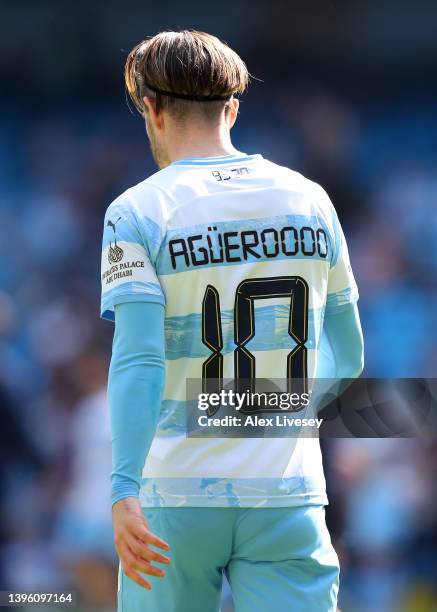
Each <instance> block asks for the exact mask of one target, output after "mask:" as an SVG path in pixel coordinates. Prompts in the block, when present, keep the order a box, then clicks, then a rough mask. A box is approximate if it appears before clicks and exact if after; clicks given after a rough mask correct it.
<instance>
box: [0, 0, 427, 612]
mask: <svg viewBox="0 0 437 612" xmlns="http://www.w3.org/2000/svg"><path fill="white" fill-rule="evenodd" d="M174 27H192V28H197V29H205V30H207V31H211V32H213V33H215V34H217V35H219V36H220V37H222V38H224V39H225V40H227V41H228V42H229V43H230V44H231V46H233V47H234V48H235V49H236V50H237V51H238V52H239V53H240V54H241V55H242V57H243V58H244V59H245V60H246V61H247V63H248V66H249V69H250V70H251V72H252V73H253V74H254V75H255V76H256V77H259V78H260V79H262V82H261V81H258V80H254V81H253V83H252V86H251V88H250V90H249V92H248V94H247V95H246V96H244V98H243V101H242V105H241V116H240V119H239V121H238V125H237V126H236V128H235V131H234V140H235V144H236V146H237V147H238V148H240V149H241V150H243V151H247V152H261V153H263V154H264V155H265V156H266V157H268V158H270V159H272V160H274V161H276V162H279V163H282V164H285V165H288V166H290V167H292V168H295V169H297V170H299V171H301V172H303V173H305V174H306V175H307V176H309V177H310V178H312V179H314V180H316V181H318V182H320V183H322V185H324V187H325V188H326V189H327V191H328V192H329V194H330V195H331V197H332V199H333V201H334V203H335V205H336V207H337V209H338V212H339V216H340V219H341V221H342V223H343V225H344V227H345V231H346V234H347V236H348V240H349V244H350V251H351V259H352V264H353V267H354V270H355V274H356V278H357V281H358V285H359V289H360V293H361V300H360V310H361V315H362V321H363V327H364V334H365V341H366V370H365V373H366V375H368V376H374V377H425V376H427V377H431V376H433V375H434V374H435V372H436V367H437V341H436V338H437V322H436V307H437V296H436V270H437V255H436V246H435V244H436V235H437V234H436V232H437V210H436V197H437V174H436V162H437V81H436V74H437V73H436V64H437V37H436V31H437V4H436V3H435V2H432V0H430V1H423V0H420V1H416V2H412V1H410V2H407V1H404V0H397V1H389V0H381V1H379V2H364V1H363V2H359V1H355V0H349V1H336V0H330V1H323V2H322V1H314V0H309V1H307V2H303V1H298V2H297V1H289V2H276V1H273V0H270V1H268V2H267V1H264V2H255V1H252V2H251V1H250V0H235V1H234V2H232V3H223V2H220V3H217V4H210V5H207V4H206V3H202V2H190V1H185V2H183V3H182V2H179V3H176V2H175V3H172V2H165V3H155V2H147V1H143V2H130V3H127V2H124V3H123V2H115V1H106V2H101V1H94V2H82V1H79V0H76V1H75V2H67V1H60V0H58V1H54V0H53V1H48V0H39V2H31V1H29V2H25V1H22V0H16V1H13V0H11V1H5V0H2V1H0V62H1V65H0V79H1V80H0V83H1V101H0V109H1V112H0V129H1V140H0V244H1V265H0V286H1V292H0V361H1V368H0V410H1V414H0V418H1V421H0V422H1V428H0V495H1V510H0V589H2V590H5V589H7V588H11V589H16V590H20V591H23V590H32V589H37V590H46V591H49V590H53V589H58V590H59V589H61V588H64V589H68V588H73V589H75V590H76V592H78V594H79V596H80V599H81V602H82V604H81V608H80V609H81V610H92V611H94V610H107V611H109V610H111V601H112V600H113V593H114V589H115V557H114V552H113V549H112V539H111V531H110V522H109V521H110V516H109V508H108V503H107V502H106V499H107V495H108V484H107V477H108V472H109V453H110V448H109V431H108V425H107V418H106V414H107V413H106V405H105V395H104V388H105V381H106V369H107V365H108V358H109V352H110V342H111V333H112V329H111V326H110V325H109V324H108V323H104V322H101V321H99V318H98V309H99V263H100V261H99V260H100V253H99V250H100V240H101V231H102V219H103V214H104V210H105V208H106V206H107V205H108V204H109V203H110V202H111V200H112V199H113V198H114V197H115V196H116V195H118V194H119V193H120V192H121V191H123V190H124V189H125V188H126V187H128V186H130V185H131V184H134V183H136V182H138V181H140V180H141V179H142V178H143V177H145V176H146V175H148V174H149V173H151V172H153V171H154V165H153V162H152V160H151V157H150V154H149V151H148V147H147V143H146V138H145V134H144V130H143V126H142V122H141V120H140V118H139V117H138V116H135V115H131V114H130V113H129V111H128V109H127V107H126V103H125V99H124V90H123V83H122V66H123V63H124V59H125V56H126V53H127V51H128V50H129V49H130V48H131V47H132V46H133V45H134V44H135V43H136V42H137V41H138V40H140V39H142V38H144V37H145V36H146V35H148V34H153V33H155V32H156V31H157V30H159V29H170V28H174ZM324 446H325V463H326V470H327V476H328V482H329V490H330V498H331V506H330V508H329V512H328V519H329V524H330V527H331V531H332V534H333V538H334V543H335V546H336V548H337V550H338V553H339V555H340V557H341V561H342V590H341V608H342V610H343V611H344V612H374V611H378V612H407V611H408V612H416V611H417V612H428V611H430V612H431V611H432V610H437V593H436V585H435V576H436V571H437V558H436V548H437V521H436V513H437V495H436V493H437V491H436V489H437V485H436V471H437V470H436V466H437V445H436V444H435V443H434V442H429V441H428V442H425V441H419V440H399V439H393V440H373V441H371V440H330V441H327V443H325V445H324ZM33 609H36V608H33ZM224 609H226V610H229V609H230V607H229V606H228V605H227V604H226V606H225V608H224Z"/></svg>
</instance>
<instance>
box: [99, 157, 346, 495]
mask: <svg viewBox="0 0 437 612" xmlns="http://www.w3.org/2000/svg"><path fill="white" fill-rule="evenodd" d="M296 277H298V279H299V280H298V281H295V280H293V281H290V278H291V279H295V278H296ZM289 282H298V283H299V286H300V287H301V289H302V291H303V293H302V295H303V296H304V309H305V310H304V314H303V316H304V317H306V319H305V326H306V327H307V339H306V343H305V346H306V348H307V364H306V370H307V371H306V374H307V376H308V378H311V377H313V376H314V374H315V371H316V366H317V359H318V352H319V349H320V338H321V332H322V328H323V318H324V313H325V312H326V311H328V310H329V311H334V310H337V309H340V308H341V307H342V306H343V305H344V304H348V303H351V302H355V301H356V300H357V299H358V291H357V287H356V284H355V281H354V277H353V274H352V270H351V267H350V263H349V256H348V251H347V247H346V242H345V239H344V235H343V232H342V230H341V227H340V224H339V222H338V219H337V215H336V212H335V210H334V208H333V206H332V204H331V202H330V200H329V198H328V196H327V194H326V193H325V191H324V190H323V189H322V188H321V187H320V186H319V185H317V184H316V183H314V182H312V181H309V180H307V179H306V178H304V177H303V176H302V175H300V174H298V173H296V172H293V171H291V170H289V169H288V168H284V167H281V166H278V165H276V164H274V163H272V162H269V161H267V160H266V159H264V158H263V157H262V156H261V155H245V154H242V153H238V154H235V155H227V156H222V157H209V158H191V159H184V160H180V161H176V162H174V163H172V164H171V165H170V166H168V167H167V168H165V169H163V170H161V171H159V172H157V173H156V174H154V175H153V176H151V177H150V178H148V179H146V180H145V181H143V182H141V183H139V184H138V185H136V186H134V187H132V188H130V189H128V190H127V191H126V192H125V193H123V194H122V195H121V196H120V197H118V198H117V199H116V200H115V201H114V202H113V203H112V204H111V205H110V206H109V208H108V210H107V213H106V216H105V231H104V237H103V252H102V304H101V314H102V317H104V318H106V319H109V320H114V306H115V305H116V304H120V303H123V302H133V301H156V302H159V303H162V304H163V305H165V309H166V310H165V312H166V317H165V335H166V346H165V353H166V384H165V389H164V395H163V401H162V406H161V416H160V424H159V427H158V430H157V432H156V436H155V439H154V441H153V443H152V447H151V449H150V452H149V455H148V457H147V460H146V464H145V466H144V471H143V482H142V488H141V495H140V499H141V502H142V505H143V506H156V505H168V506H179V505H189V506H190V505H191V506H242V507H243V506H250V507H257V506H259V507H261V506H294V505H302V504H307V503H311V504H313V503H316V504H320V503H321V504H324V503H327V499H326V493H325V480H324V475H323V468H322V460H321V453H320V447H319V441H318V439H314V438H296V439H290V438H273V439H272V438H271V439H265V438H264V439H259V438H258V439H255V438H249V439H243V438H238V439H235V438H209V439H205V438H202V439H200V438H188V437H187V436H186V428H185V411H184V406H185V403H184V402H185V400H186V379H187V378H201V377H202V371H203V367H204V364H205V362H206V361H207V360H208V359H209V358H210V357H211V355H212V351H211V346H208V342H209V343H210V344H211V342H212V344H213V345H212V349H213V351H214V348H218V349H220V353H221V354H222V355H223V360H222V361H223V365H222V374H223V377H224V378H232V377H233V376H234V363H235V360H234V351H235V348H236V344H235V342H234V333H235V334H237V335H238V334H239V335H240V339H243V340H244V334H245V333H247V332H246V331H244V329H245V328H244V325H243V324H242V323H241V321H242V319H241V316H242V315H241V313H238V312H237V310H238V309H237V306H236V292H237V289H238V290H239V291H241V290H242V288H244V287H248V286H250V287H254V286H257V287H261V289H259V291H261V293H262V292H263V295H262V297H263V299H253V300H252V306H253V314H254V317H253V318H254V327H255V334H254V337H253V338H252V339H251V340H250V341H249V342H248V344H247V348H248V349H249V350H250V353H251V354H252V355H253V356H254V366H253V367H254V368H256V376H257V377H264V378H286V377H287V356H288V355H289V353H290V351H291V350H292V349H293V347H294V341H293V338H292V337H290V335H289V333H288V326H289V319H290V308H291V301H292V300H291V299H290V295H288V296H279V297H278V290H277V287H278V283H279V284H280V285H279V286H282V285H281V283H283V284H284V286H287V283H289ZM266 283H267V284H266ZM269 283H270V285H269ZM269 286H271V287H273V289H274V290H273V291H272V292H271V294H270V293H269ZM257 290H258V289H257ZM279 293H280V291H279ZM268 295H272V296H273V297H271V298H270V297H268V298H267V299H266V297H267V296H268ZM260 297H261V295H260ZM205 300H207V301H208V300H213V301H215V302H214V303H215V304H217V303H218V302H219V305H220V309H219V316H218V319H219V320H217V321H216V322H215V323H216V329H217V330H220V331H218V332H217V334H216V335H215V336H214V333H212V339H211V337H210V338H209V339H208V337H205V333H206V336H208V332H205V329H202V325H205V322H204V321H203V323H202V309H204V310H205V304H204V302H205ZM295 303H296V301H295ZM214 312H217V309H215V310H214ZM292 316H295V315H292ZM239 321H240V328H239V330H238V329H237V328H238V323H239ZM243 323H244V321H243ZM208 325H210V326H211V325H212V327H213V328H214V325H213V324H212V323H211V321H210V322H209V324H208ZM242 330H243V331H242ZM214 342H216V344H217V343H218V344H219V345H220V346H218V347H214ZM240 365H241V364H240ZM244 365H245V364H244V363H243V365H242V366H241V367H244ZM246 365H247V364H246ZM237 369H238V368H237ZM145 410H147V406H145Z"/></svg>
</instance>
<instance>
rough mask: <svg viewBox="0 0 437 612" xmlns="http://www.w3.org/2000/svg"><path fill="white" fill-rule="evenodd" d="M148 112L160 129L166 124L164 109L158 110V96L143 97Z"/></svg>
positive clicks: (151, 119)
mask: <svg viewBox="0 0 437 612" xmlns="http://www.w3.org/2000/svg"><path fill="white" fill-rule="evenodd" d="M143 102H144V106H145V110H146V113H148V115H149V119H150V121H151V122H152V123H153V125H154V126H155V127H156V128H157V129H158V130H159V129H161V128H162V126H163V125H164V118H163V113H162V111H157V104H156V98H155V97H153V98H151V97H148V96H144V98H143Z"/></svg>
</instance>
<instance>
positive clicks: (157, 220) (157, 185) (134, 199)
mask: <svg viewBox="0 0 437 612" xmlns="http://www.w3.org/2000/svg"><path fill="white" fill-rule="evenodd" d="M162 172H165V170H161V171H159V172H156V173H155V174H153V175H152V176H150V177H148V178H147V179H145V180H143V181H141V182H140V183H137V184H136V185H133V186H132V187H129V188H128V189H126V191H124V192H123V193H121V194H120V195H119V196H118V197H117V198H115V200H113V201H112V202H111V204H110V205H109V206H108V208H107V209H106V215H105V219H110V218H112V217H114V216H116V215H121V216H123V218H125V219H126V220H129V221H131V222H133V223H135V224H137V225H140V226H143V225H148V224H150V223H152V224H156V225H158V226H162V225H164V224H165V220H166V218H167V216H168V213H167V211H168V209H169V206H170V204H171V200H170V196H169V194H168V193H167V192H166V189H165V182H164V181H163V180H162V176H160V177H158V175H161V173H162ZM164 180H165V179H164Z"/></svg>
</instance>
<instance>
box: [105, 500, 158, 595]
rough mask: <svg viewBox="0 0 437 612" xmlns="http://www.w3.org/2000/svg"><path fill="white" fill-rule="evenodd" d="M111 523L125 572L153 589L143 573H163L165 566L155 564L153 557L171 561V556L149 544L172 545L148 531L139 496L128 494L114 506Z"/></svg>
mask: <svg viewBox="0 0 437 612" xmlns="http://www.w3.org/2000/svg"><path fill="white" fill-rule="evenodd" d="M112 524H113V528H114V542H115V548H116V550H117V553H118V556H119V557H120V563H121V566H122V568H123V571H124V573H125V574H126V576H128V577H129V578H130V579H131V580H133V581H134V582H136V583H137V584H139V585H140V586H142V587H144V588H145V589H151V588H152V585H151V584H150V582H148V581H147V580H145V579H144V578H143V577H142V576H141V574H150V575H151V576H159V577H162V576H164V575H165V572H164V570H162V569H161V568H160V567H156V566H154V565H152V561H155V562H157V563H166V564H168V563H170V559H169V558H168V557H166V556H164V555H161V554H160V553H157V552H155V551H154V550H152V549H151V548H149V547H150V545H153V546H157V547H158V548H161V549H163V550H169V549H170V547H169V545H168V544H167V542H164V540H161V538H158V537H157V536H156V535H154V534H153V533H152V532H151V531H149V527H148V524H147V521H146V519H145V518H144V515H143V512H142V510H141V506H140V502H139V500H138V499H137V498H136V497H126V498H125V499H121V500H120V501H118V502H116V503H115V504H114V505H113V506H112Z"/></svg>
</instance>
